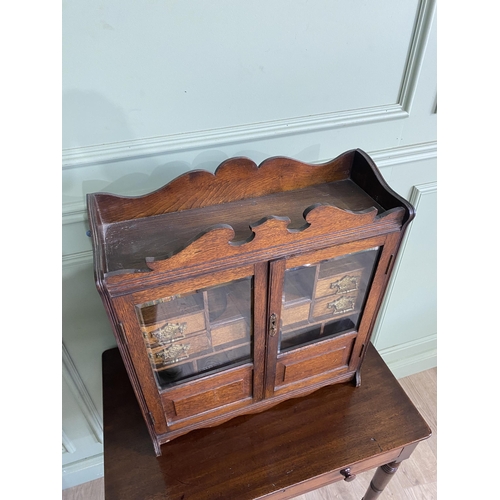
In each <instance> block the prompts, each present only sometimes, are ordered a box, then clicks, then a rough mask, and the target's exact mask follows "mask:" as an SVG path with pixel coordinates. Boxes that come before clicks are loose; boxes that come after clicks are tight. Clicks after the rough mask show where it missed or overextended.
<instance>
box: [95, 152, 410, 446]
mask: <svg viewBox="0 0 500 500" xmlns="http://www.w3.org/2000/svg"><path fill="white" fill-rule="evenodd" d="M87 205H88V214H89V222H90V228H91V236H92V241H93V249H94V264H95V278H96V283H97V289H98V291H99V293H100V295H101V297H102V300H103V303H104V307H105V308H106V311H107V314H108V316H109V319H110V322H111V324H112V327H113V330H114V334H115V336H116V340H117V344H118V347H119V349H120V353H121V356H122V358H123V360H124V363H125V366H126V368H127V372H128V376H129V378H130V380H131V382H132V385H133V388H134V391H135V394H136V396H137V400H138V402H139V405H140V407H141V410H142V413H143V415H144V419H145V422H146V424H147V427H148V429H149V433H150V435H151V438H152V441H153V444H154V448H155V452H156V454H157V455H160V453H161V448H160V446H161V445H162V444H164V443H166V442H168V441H170V440H171V439H173V438H175V437H177V436H180V435H182V434H185V433H186V432H189V431H191V430H193V429H196V428H200V427H207V426H213V425H217V424H219V423H221V422H223V421H226V420H228V419H230V418H233V417H235V416H237V415H240V414H243V413H252V412H257V411H262V410H265V409H267V408H269V407H271V406H273V405H275V404H277V403H279V402H281V401H283V400H285V399H287V398H291V397H298V396H301V395H305V394H308V393H310V392H312V391H315V390H316V389H318V388H320V387H322V386H324V385H326V384H333V383H339V382H347V381H350V380H352V381H353V383H355V384H358V385H359V383H360V367H361V363H362V360H363V356H364V354H365V350H366V347H367V346H368V343H369V340H370V334H371V332H372V329H373V325H374V322H375V319H376V314H377V311H378V309H379V307H380V303H381V300H382V298H383V294H384V291H385V288H386V286H387V282H388V279H389V275H390V273H391V270H392V268H393V265H394V261H395V258H396V254H397V251H398V248H399V246H400V243H401V239H402V237H403V234H404V231H405V229H406V227H407V225H408V223H409V222H410V221H411V219H412V218H413V217H414V209H413V207H412V206H411V205H410V204H409V203H408V202H407V201H405V200H404V199H403V198H401V197H400V196H398V195H397V194H396V193H395V192H394V191H392V190H391V189H390V188H389V187H388V185H387V184H386V183H385V182H384V180H383V178H382V176H381V175H380V173H379V171H378V169H377V167H376V166H375V164H374V163H373V161H372V160H371V158H370V157H369V156H368V155H367V154H366V153H364V152H363V151H361V150H353V151H348V152H346V153H344V154H342V155H341V156H339V157H338V158H336V159H334V160H332V161H330V162H328V163H324V164H320V165H309V164H305V163H302V162H299V161H296V160H292V159H288V158H281V157H277V158H270V159H268V160H266V161H264V162H263V163H262V164H261V165H260V166H258V167H257V166H256V165H255V163H253V162H252V161H250V160H249V159H246V158H233V159H229V160H227V161H225V162H223V163H222V164H221V165H220V166H219V167H218V169H217V170H216V172H215V174H212V173H209V172H206V171H201V170H197V171H191V172H187V173H185V174H183V175H181V176H180V177H178V178H176V179H175V180H173V181H171V182H170V183H168V184H167V185H165V186H163V187H162V188H160V189H158V190H157V191H154V192H152V193H150V194H147V195H144V196H138V197H122V196H115V195H112V194H106V193H95V194H89V195H88V196H87Z"/></svg>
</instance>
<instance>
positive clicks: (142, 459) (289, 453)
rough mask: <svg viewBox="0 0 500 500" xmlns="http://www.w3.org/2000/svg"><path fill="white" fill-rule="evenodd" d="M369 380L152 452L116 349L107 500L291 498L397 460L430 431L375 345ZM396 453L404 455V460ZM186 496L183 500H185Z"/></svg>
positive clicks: (108, 402) (106, 367) (109, 377)
mask: <svg viewBox="0 0 500 500" xmlns="http://www.w3.org/2000/svg"><path fill="white" fill-rule="evenodd" d="M363 371H364V373H363V374H364V377H365V378H366V379H367V382H366V383H365V384H363V385H362V386H361V387H360V388H355V387H353V386H352V385H350V384H339V385H335V386H330V387H325V388H323V389H321V390H319V391H316V392H315V393H313V394H311V395H309V396H307V397H303V398H297V399H293V400H288V401H285V402H284V403H282V404H280V405H278V406H276V407H274V408H273V409H271V410H268V411H266V412H262V413H258V414H255V415H246V416H241V417H238V418H235V419H233V420H231V421H229V422H226V423H224V424H222V425H220V426H218V427H214V428H211V429H201V430H197V431H193V432H191V433H189V434H187V435H185V436H181V437H179V438H177V439H175V440H174V441H172V442H171V443H168V444H166V445H163V446H162V452H163V453H162V456H161V457H158V458H157V457H156V456H155V454H154V452H153V450H152V449H151V444H150V440H149V437H148V433H147V429H146V426H145V425H144V422H143V420H142V417H141V413H140V411H139V408H138V406H137V403H136V402H135V398H134V395H133V392H132V390H131V387H130V384H129V383H128V379H127V376H126V373H125V370H124V367H123V363H122V362H121V359H120V356H119V354H118V352H117V350H116V349H113V350H110V351H106V352H105V353H104V355H103V380H104V388H103V398H104V427H105V430H104V432H105V439H104V443H105V444H104V457H105V478H106V481H105V488H106V498H107V500H114V499H120V500H131V499H134V500H146V499H153V498H154V499H156V498H165V499H178V498H179V499H180V498H186V499H188V498H189V499H191V500H197V499H199V500H209V499H211V498H226V499H231V500H232V499H235V498H238V499H241V500H245V499H254V498H260V497H269V498H282V499H284V498H293V497H294V496H296V495H298V494H300V493H303V492H306V491H309V490H312V489H316V488H318V487H322V486H325V485H326V484H329V483H332V482H335V481H339V480H342V479H343V476H342V475H341V473H340V471H341V470H343V469H345V468H346V467H351V469H352V470H353V473H354V474H359V473H362V472H364V471H366V470H368V469H371V468H374V467H376V466H380V465H383V464H385V463H390V462H393V461H398V460H399V459H398V457H401V456H406V455H405V453H406V454H408V451H405V450H406V449H408V450H410V451H411V450H412V448H413V447H414V446H415V445H416V444H417V443H418V442H420V441H422V440H425V439H426V438H428V437H429V435H430V429H429V427H428V426H427V424H426V422H425V421H424V420H423V418H422V417H421V415H420V413H419V412H418V411H417V409H416V408H415V407H414V405H413V404H412V403H411V401H410V400H409V398H408V397H407V395H406V394H405V392H404V391H403V389H402V388H401V386H400V385H399V383H398V382H397V381H396V379H395V378H394V377H393V375H392V374H391V373H390V371H389V369H388V368H387V366H386V365H385V363H384V362H383V361H382V359H381V358H380V356H379V355H378V353H377V352H376V350H375V349H374V348H373V347H370V349H369V353H368V354H367V357H366V360H365V364H364V367H363ZM402 453H403V454H402ZM183 495H184V496H183Z"/></svg>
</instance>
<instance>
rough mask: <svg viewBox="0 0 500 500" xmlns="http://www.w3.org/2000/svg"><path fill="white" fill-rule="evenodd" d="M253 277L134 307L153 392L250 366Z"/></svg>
mask: <svg viewBox="0 0 500 500" xmlns="http://www.w3.org/2000/svg"><path fill="white" fill-rule="evenodd" d="M252 294H253V279H252V277H248V278H243V279H240V280H236V281H232V282H230V283H225V284H222V285H219V286H216V287H211V288H207V289H203V290H198V291H195V292H193V293H189V294H182V295H172V296H170V297H164V298H161V299H159V300H155V301H151V302H146V303H143V304H138V305H137V306H136V311H137V316H138V318H139V324H140V327H141V330H142V333H143V336H144V342H145V345H146V350H147V352H148V356H149V359H150V361H151V366H152V368H153V372H154V374H155V378H156V381H157V383H158V387H159V388H160V389H164V388H166V387H169V386H171V385H175V384H178V383H180V382H184V381H186V380H187V379H193V378H195V377H197V376H200V375H202V374H207V373H214V372H217V371H220V370H223V369H227V368H231V367H233V366H236V365H239V364H242V363H246V362H249V361H250V362H251V361H252V351H253V349H252V341H253V329H252Z"/></svg>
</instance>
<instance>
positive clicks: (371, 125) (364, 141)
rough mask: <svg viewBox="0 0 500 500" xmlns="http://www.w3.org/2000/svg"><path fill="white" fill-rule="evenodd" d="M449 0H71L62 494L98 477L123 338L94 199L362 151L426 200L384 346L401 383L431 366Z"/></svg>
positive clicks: (386, 323)
mask: <svg viewBox="0 0 500 500" xmlns="http://www.w3.org/2000/svg"><path fill="white" fill-rule="evenodd" d="M435 4H436V2H435V0H408V1H406V2H401V1H399V0H382V1H380V2H377V3H373V2H369V1H368V0H352V1H347V0H314V1H306V0H298V1H296V2H286V1H285V0H274V1H272V2H265V1H263V0H258V1H257V2H244V1H243V0H231V1H229V0H215V1H214V2H203V1H202V0H187V1H184V2H174V1H171V0H165V1H161V2H157V1H150V2H134V1H133V0H120V1H118V0H104V1H102V0H88V1H85V2H84V1H83V0H76V1H73V2H69V1H67V0H63V97H62V99H63V154H62V167H63V168H62V201H63V206H62V243H63V245H62V246H63V249H62V250H63V252H62V253H63V259H62V267H63V273H62V278H63V284H62V286H63V293H62V297H63V334H62V337H63V339H62V340H63V346H64V347H63V358H64V361H63V373H64V377H63V454H62V457H63V484H64V487H67V486H72V485H74V484H78V483H79V482H83V481H86V480H91V479H94V478H95V477H98V476H99V475H102V443H101V442H100V439H101V435H102V401H101V354H102V352H103V351H104V350H106V349H108V348H110V347H113V346H114V345H116V343H115V339H114V337H113V335H112V332H111V327H110V325H109V322H108V319H107V317H106V313H105V311H104V308H103V306H102V303H101V301H100V298H99V295H98V293H97V291H96V288H95V284H94V277H93V270H92V252H91V241H90V238H88V237H87V236H86V234H85V233H86V230H87V229H88V228H87V222H86V221H87V217H86V211H85V195H86V194H87V193H89V192H95V191H108V192H113V193H116V194H121V195H140V194H144V193H146V192H149V191H151V190H154V189H157V188H159V187H161V186H163V185H164V184H165V183H167V182H169V181H170V180H172V179H173V178H175V177H177V176H178V175H180V174H182V173H184V172H186V171H188V170H192V169H206V170H209V171H213V170H214V169H215V168H216V167H217V165H219V164H220V163H221V162H222V161H223V160H225V159H227V158H229V157H233V156H247V157H249V158H251V159H252V160H254V161H255V162H257V163H260V162H261V161H262V160H264V159H265V158H267V157H269V156H276V155H284V156H289V157H293V158H297V159H299V160H303V161H306V162H311V163H317V162H323V161H326V160H330V159H332V158H334V157H336V156H337V155H339V154H340V153H342V152H344V151H346V150H348V149H351V148H358V147H359V148H362V149H364V150H365V151H367V152H368V153H369V154H371V155H372V156H373V158H374V159H375V161H376V163H377V164H378V165H379V167H380V168H381V171H382V175H383V176H384V177H385V179H386V180H387V181H388V183H389V184H390V185H391V187H393V189H395V190H396V191H397V192H398V193H400V194H401V195H403V196H405V197H407V198H408V197H410V198H411V199H412V201H414V202H415V203H416V204H417V217H416V219H415V220H414V221H413V223H412V226H411V227H410V231H409V233H408V235H407V239H406V242H405V247H404V252H403V254H402V256H401V258H400V259H399V261H398V268H397V269H396V272H395V273H394V275H393V279H392V281H391V288H390V293H389V296H388V297H387V300H386V301H385V302H384V304H383V316H382V318H381V320H380V321H379V322H378V324H377V330H376V336H375V342H376V345H377V347H378V348H379V349H380V350H381V352H382V353H383V356H384V358H385V359H386V360H387V362H388V363H389V366H390V367H391V369H393V371H394V372H395V373H396V374H397V375H398V376H401V375H402V374H408V373H409V372H412V371H418V370H419V369H423V368H426V367H429V366H431V365H432V364H433V363H435V339H436V330H435V325H434V323H433V321H434V320H433V318H434V314H435V303H434V300H435V297H434V295H433V292H432V287H433V284H432V276H433V273H434V271H435V267H434V266H435V263H434V262H433V259H434V258H435V255H434V245H435V232H434V228H435V198H436V185H435V181H436V155H437V145H436V118H437V116H436V113H435V111H436V110H435V105H436V72H435V65H436V56H435V46H436V42H435V38H436V22H435ZM421 252H424V253H423V254H422V253H421ZM424 254H425V255H426V257H425V259H424V258H423V257H419V256H421V255H424ZM415 266H417V267H418V268H419V269H420V271H421V272H420V275H421V276H420V277H419V276H415V275H413V274H412V272H414V268H415ZM424 276H427V278H429V277H430V279H429V280H428V281H427V282H426V283H427V284H425V283H423V282H422V281H421V280H422V279H424V278H423V277H424ZM426 287H427V288H426ZM408 290H411V293H410V294H409V293H408ZM434 291H435V290H434ZM431 292H432V293H431Z"/></svg>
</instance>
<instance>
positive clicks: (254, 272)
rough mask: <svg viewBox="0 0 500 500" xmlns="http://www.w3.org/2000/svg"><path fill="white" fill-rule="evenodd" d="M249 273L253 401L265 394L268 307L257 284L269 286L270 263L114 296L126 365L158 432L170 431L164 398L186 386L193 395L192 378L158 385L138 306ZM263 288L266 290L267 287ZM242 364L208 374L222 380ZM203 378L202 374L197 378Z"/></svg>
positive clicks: (187, 394)
mask: <svg viewBox="0 0 500 500" xmlns="http://www.w3.org/2000/svg"><path fill="white" fill-rule="evenodd" d="M246 277H252V279H253V293H252V301H253V303H252V305H253V311H252V313H253V314H252V325H251V327H252V328H253V348H252V358H253V361H250V362H249V363H248V365H253V368H252V370H253V373H252V380H251V386H252V387H251V389H250V390H251V394H252V397H251V398H250V399H249V401H248V404H250V403H252V402H255V401H258V400H260V399H262V397H263V373H264V359H263V356H262V354H259V353H263V352H265V310H266V304H267V302H266V301H267V297H266V294H265V293H264V294H263V293H259V292H258V290H259V288H258V287H262V286H263V287H267V263H257V264H252V265H247V266H241V267H235V268H231V269H227V270H223V271H216V272H212V273H207V274H204V275H199V276H196V277H191V278H188V279H185V280H179V281H176V282H172V283H168V284H165V285H162V286H159V287H157V288H155V289H148V290H144V291H138V292H134V293H131V294H128V295H124V296H119V297H115V298H113V299H112V300H113V302H114V306H115V308H116V311H117V319H118V330H119V331H120V332H121V337H122V339H123V342H122V349H125V350H126V354H127V357H130V359H131V362H132V363H131V364H129V366H127V369H128V370H133V371H136V372H137V375H138V377H137V376H135V377H132V378H135V379H136V380H140V381H141V382H140V387H137V388H136V394H137V393H139V394H138V397H141V396H143V398H144V400H145V403H146V406H147V409H148V412H149V414H150V416H151V420H152V425H153V426H154V429H155V432H156V433H157V434H164V433H166V432H168V431H169V428H170V423H169V421H168V419H167V415H166V412H165V407H164V405H163V402H162V400H163V399H164V397H165V394H168V392H169V391H172V390H174V391H175V393H176V395H177V396H178V395H179V393H182V389H183V387H185V391H186V397H191V396H192V393H191V392H190V385H191V383H192V380H190V379H188V380H186V381H185V382H184V381H181V382H179V384H176V385H175V386H173V387H171V388H165V389H159V388H158V385H157V383H156V380H155V376H154V373H153V369H152V367H151V363H150V360H149V358H148V354H147V351H146V348H145V344H144V339H143V334H142V331H141V329H140V326H139V321H138V318H137V314H136V306H137V305H138V304H141V303H144V302H149V301H154V300H158V299H161V298H163V297H169V296H173V295H177V294H184V293H190V292H194V291H196V290H200V289H204V288H208V287H211V286H216V285H219V284H222V283H228V282H231V281H234V280H237V279H241V278H246ZM263 289H264V290H265V289H266V288H263ZM241 366H242V365H237V366H235V367H228V368H227V369H226V370H221V371H220V372H218V373H214V374H207V377H210V379H211V380H212V381H213V380H214V378H217V377H220V378H221V380H223V379H224V378H226V379H227V378H228V377H227V376H226V377H225V374H227V373H228V372H231V371H237V370H241ZM243 366H245V365H243ZM230 377H231V375H229V378H230ZM202 379H203V377H201V378H200V379H197V380H202ZM141 399H142V397H141Z"/></svg>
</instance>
